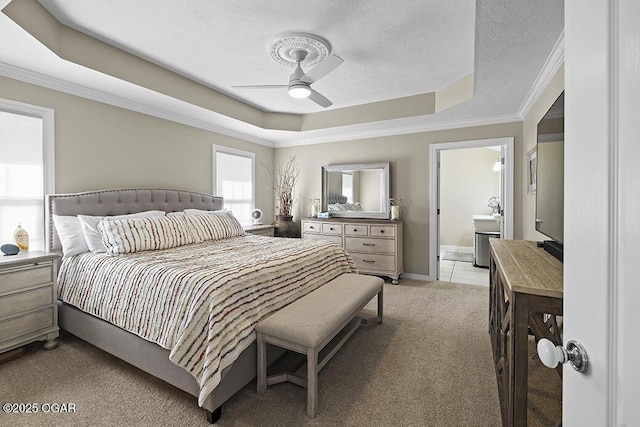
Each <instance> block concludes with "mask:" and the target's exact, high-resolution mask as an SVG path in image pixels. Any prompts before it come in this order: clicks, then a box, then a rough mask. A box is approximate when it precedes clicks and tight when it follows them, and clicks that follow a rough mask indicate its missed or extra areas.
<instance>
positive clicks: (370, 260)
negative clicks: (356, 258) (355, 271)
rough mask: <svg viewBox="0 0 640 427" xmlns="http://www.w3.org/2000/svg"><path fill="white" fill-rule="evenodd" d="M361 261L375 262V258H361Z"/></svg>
mask: <svg viewBox="0 0 640 427" xmlns="http://www.w3.org/2000/svg"><path fill="white" fill-rule="evenodd" d="M362 262H375V260H372V259H363V260H362Z"/></svg>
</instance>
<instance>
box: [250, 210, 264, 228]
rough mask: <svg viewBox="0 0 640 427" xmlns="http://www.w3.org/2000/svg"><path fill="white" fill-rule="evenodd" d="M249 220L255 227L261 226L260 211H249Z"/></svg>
mask: <svg viewBox="0 0 640 427" xmlns="http://www.w3.org/2000/svg"><path fill="white" fill-rule="evenodd" d="M251 220H252V221H253V223H254V224H255V225H259V224H262V211H261V210H260V209H254V210H252V211H251Z"/></svg>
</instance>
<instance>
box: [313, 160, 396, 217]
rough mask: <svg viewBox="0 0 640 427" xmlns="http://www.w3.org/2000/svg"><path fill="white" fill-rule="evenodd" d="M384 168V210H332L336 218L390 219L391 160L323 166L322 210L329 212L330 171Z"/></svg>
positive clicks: (331, 213) (332, 215)
mask: <svg viewBox="0 0 640 427" xmlns="http://www.w3.org/2000/svg"><path fill="white" fill-rule="evenodd" d="M369 169H382V174H383V182H384V188H382V198H383V200H384V201H385V203H384V206H383V210H382V211H338V212H333V211H332V212H330V213H329V215H330V216H331V217H336V218H378V219H389V162H376V163H353V164H348V165H330V166H323V167H322V211H323V212H327V211H328V206H327V195H328V193H329V188H328V187H329V179H328V174H329V172H344V171H351V170H369Z"/></svg>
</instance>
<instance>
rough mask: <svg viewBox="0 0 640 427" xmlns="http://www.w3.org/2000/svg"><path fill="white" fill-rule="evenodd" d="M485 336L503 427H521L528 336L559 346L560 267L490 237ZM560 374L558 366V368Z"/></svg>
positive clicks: (519, 243)
mask: <svg viewBox="0 0 640 427" xmlns="http://www.w3.org/2000/svg"><path fill="white" fill-rule="evenodd" d="M489 243H490V246H491V255H490V261H489V268H490V273H489V274H490V276H489V335H490V337H491V345H492V347H493V360H494V362H495V369H496V377H497V380H498V394H499V396H500V408H501V410H502V424H503V426H510V427H511V426H514V427H515V426H517V427H521V426H526V425H527V389H528V362H529V357H528V345H529V343H528V341H529V340H528V335H529V332H531V333H532V334H533V335H534V336H535V338H536V341H538V340H539V339H541V338H547V339H549V340H551V341H552V342H553V343H554V344H556V345H561V344H562V339H561V334H560V329H559V328H558V324H557V322H556V317H555V316H561V315H562V263H561V262H560V261H558V260H557V259H555V258H554V257H553V256H551V255H550V254H548V253H547V252H545V251H544V250H543V249H542V248H539V247H537V245H536V242H530V241H526V240H502V239H490V240H489ZM557 370H558V373H559V374H560V375H562V365H560V366H559V367H558V369H557Z"/></svg>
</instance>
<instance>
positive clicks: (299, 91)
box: [289, 84, 311, 99]
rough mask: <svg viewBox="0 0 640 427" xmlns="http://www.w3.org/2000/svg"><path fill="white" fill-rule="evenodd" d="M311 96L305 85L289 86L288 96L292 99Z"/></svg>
mask: <svg viewBox="0 0 640 427" xmlns="http://www.w3.org/2000/svg"><path fill="white" fill-rule="evenodd" d="M309 95H311V89H309V87H308V86H307V85H302V84H297V85H291V86H289V96H291V97H292V98H297V99H302V98H308V97H309Z"/></svg>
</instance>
